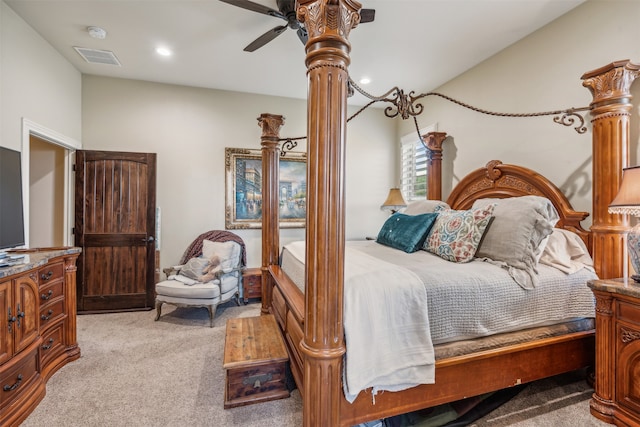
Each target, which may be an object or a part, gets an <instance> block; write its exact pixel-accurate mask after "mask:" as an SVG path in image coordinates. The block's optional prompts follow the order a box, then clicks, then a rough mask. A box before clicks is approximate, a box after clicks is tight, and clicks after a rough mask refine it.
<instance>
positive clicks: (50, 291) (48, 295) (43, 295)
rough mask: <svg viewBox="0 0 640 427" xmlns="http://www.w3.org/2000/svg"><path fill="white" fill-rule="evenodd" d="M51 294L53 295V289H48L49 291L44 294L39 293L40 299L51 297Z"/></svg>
mask: <svg viewBox="0 0 640 427" xmlns="http://www.w3.org/2000/svg"><path fill="white" fill-rule="evenodd" d="M52 295H53V289H49V292H47V293H46V294H42V295H40V299H42V300H44V301H46V300H48V299H49V298H51V296H52Z"/></svg>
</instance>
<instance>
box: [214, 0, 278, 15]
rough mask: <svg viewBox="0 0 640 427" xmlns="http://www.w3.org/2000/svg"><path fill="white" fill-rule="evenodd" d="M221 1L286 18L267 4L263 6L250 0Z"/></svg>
mask: <svg viewBox="0 0 640 427" xmlns="http://www.w3.org/2000/svg"><path fill="white" fill-rule="evenodd" d="M220 1H221V2H223V3H228V4H231V5H233V6H238V7H241V8H243V9H247V10H251V11H253V12H258V13H263V14H265V15H270V16H275V17H278V18H281V19H285V20H286V19H287V18H286V17H285V16H284V15H283V14H282V13H280V12H279V11H277V10H275V9H271V8H270V7H268V6H263V5H261V4H258V3H254V2H252V1H249V0H220Z"/></svg>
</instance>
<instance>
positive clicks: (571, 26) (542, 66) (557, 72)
mask: <svg viewBox="0 0 640 427" xmlns="http://www.w3.org/2000/svg"><path fill="white" fill-rule="evenodd" d="M639 18H640V2H638V1H635V0H607V1H603V0H591V1H588V2H586V3H584V4H582V5H581V6H578V7H577V8H576V9H574V10H573V11H571V12H569V13H568V14H566V15H564V16H562V17H560V18H559V19H557V20H556V21H554V22H552V23H550V24H548V25H547V26H546V27H544V28H542V29H541V30H539V31H537V32H536V33H534V34H532V35H530V36H528V37H526V38H525V39H523V40H521V41H520V42H518V43H516V44H514V45H512V46H510V47H509V48H507V49H505V50H504V51H502V52H500V53H499V54H497V55H495V56H494V57H492V58H490V59H488V60H486V61H485V62H483V63H481V64H480V65H478V66H477V67H475V68H473V69H472V70H470V71H468V72H466V73H464V74H463V75H461V76H459V77H458V78H456V79H453V80H452V81H450V82H448V83H447V84H445V85H443V86H442V87H440V88H437V89H436V91H437V92H441V93H444V94H446V95H449V96H452V97H454V98H456V99H459V100H462V101H464V102H467V103H469V104H472V105H474V106H477V107H481V108H484V109H487V110H493V111H499V112H515V113H527V112H538V111H549V110H558V109H564V108H569V107H582V106H588V105H589V103H590V102H591V94H590V92H589V91H588V90H587V89H586V88H584V87H582V81H581V79H580V77H581V76H582V74H584V73H585V72H587V71H591V70H593V69H596V68H599V67H601V66H604V65H606V64H608V63H610V62H612V61H615V60H620V59H631V60H632V61H635V62H640V43H639V42H638V41H639V40H640V25H638V19H639ZM355 48H356V47H354V49H355ZM443 60H446V58H443ZM434 66H437V64H434ZM638 86H640V84H637V83H636V85H635V86H634V88H633V89H634V91H635V92H636V94H637V95H636V100H637V99H640V96H638V95H640V94H638V89H639V88H638ZM407 89H409V88H407ZM424 104H425V109H426V114H424V115H423V116H421V117H420V118H419V121H420V124H421V126H426V125H428V124H431V123H433V122H437V123H438V125H439V130H440V131H444V132H447V133H448V134H449V135H451V137H452V139H451V140H449V141H447V142H446V143H445V146H446V150H445V156H446V157H447V159H446V160H445V161H448V163H447V164H446V165H445V166H446V169H445V172H446V176H445V179H446V180H447V184H448V185H447V187H448V188H447V191H446V193H445V197H446V195H448V193H449V190H450V188H451V187H452V185H455V183H456V182H457V181H458V180H459V179H460V178H462V177H463V176H464V175H466V174H467V173H468V172H470V171H471V170H473V169H476V168H478V167H481V166H483V165H484V164H486V162H487V161H489V160H492V159H499V160H502V161H503V162H505V163H507V162H508V163H516V164H522V165H524V166H527V167H530V168H533V169H535V170H537V171H539V172H540V173H542V174H543V175H545V176H547V177H549V178H550V179H551V180H552V181H553V182H554V183H555V184H556V185H558V186H559V187H560V188H561V189H562V190H564V192H565V193H566V194H567V195H568V196H569V198H570V200H571V202H572V203H573V204H574V207H575V208H576V209H578V210H584V211H588V212H591V210H592V209H591V129H589V132H588V133H586V134H584V135H579V134H577V133H576V132H575V131H574V130H572V128H565V127H564V126H560V125H557V124H555V123H553V121H552V118H551V117H548V118H529V119H520V118H515V119H513V118H499V117H491V116H487V115H483V114H479V113H475V112H472V111H470V110H467V109H464V108H462V107H459V106H456V105H454V104H452V103H449V102H447V101H444V100H441V99H439V98H435V97H429V98H427V100H426V101H425V103H424ZM637 115H638V109H637V107H636V108H635V109H634V112H633V122H634V123H635V124H634V125H633V126H632V128H633V131H632V140H631V145H632V147H631V163H632V164H635V163H637V161H638V155H637V152H638V130H637V126H638V125H637V123H638V120H637V118H638V117H637ZM588 121H589V118H588V117H587V122H588ZM588 124H589V123H588ZM411 131H412V123H409V122H406V123H402V124H401V126H400V128H399V135H403V134H405V133H407V132H411ZM451 161H453V164H452V165H451V163H450V162H451ZM588 224H590V221H589V220H588V221H587V224H586V225H588Z"/></svg>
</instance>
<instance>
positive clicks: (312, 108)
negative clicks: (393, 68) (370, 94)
mask: <svg viewBox="0 0 640 427" xmlns="http://www.w3.org/2000/svg"><path fill="white" fill-rule="evenodd" d="M297 6H298V8H297V16H298V19H299V20H300V21H302V22H304V24H305V27H306V29H307V31H308V34H309V40H308V42H307V44H306V53H307V56H306V61H305V63H306V65H307V70H308V72H307V75H308V90H307V93H308V100H307V151H308V163H307V236H306V242H307V243H306V267H307V268H306V272H305V281H306V290H305V313H306V314H305V323H304V338H303V342H302V346H301V347H302V351H303V353H304V371H305V373H304V378H305V381H304V393H303V396H304V397H305V400H304V408H303V419H304V425H305V426H307V427H310V426H337V425H339V420H340V413H339V412H340V411H339V408H340V399H341V398H342V396H341V390H342V387H341V386H340V384H341V375H342V355H343V354H344V352H345V345H344V328H343V322H342V301H343V291H344V289H343V286H344V236H345V230H344V229H345V194H344V187H345V186H344V177H345V172H344V163H345V134H346V123H347V121H346V119H347V93H348V88H347V82H348V77H349V75H348V71H347V68H348V66H349V63H350V58H349V52H350V50H351V46H350V45H349V42H348V40H347V39H348V36H349V32H350V31H351V29H352V28H354V27H355V26H356V25H357V24H358V23H359V22H360V15H359V14H358V11H359V9H360V7H361V5H360V4H359V3H358V2H356V1H353V0H298V1H297Z"/></svg>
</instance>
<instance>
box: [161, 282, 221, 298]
mask: <svg viewBox="0 0 640 427" xmlns="http://www.w3.org/2000/svg"><path fill="white" fill-rule="evenodd" d="M156 293H157V294H158V295H166V296H170V297H176V298H185V299H191V298H193V299H215V298H218V297H219V296H220V286H219V285H216V284H213V283H196V284H193V285H185V284H184V283H182V282H179V281H177V280H164V281H162V282H159V283H156Z"/></svg>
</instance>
